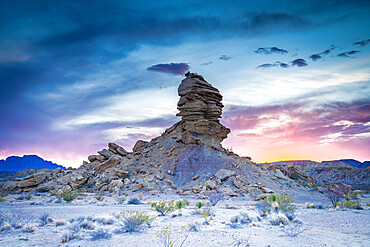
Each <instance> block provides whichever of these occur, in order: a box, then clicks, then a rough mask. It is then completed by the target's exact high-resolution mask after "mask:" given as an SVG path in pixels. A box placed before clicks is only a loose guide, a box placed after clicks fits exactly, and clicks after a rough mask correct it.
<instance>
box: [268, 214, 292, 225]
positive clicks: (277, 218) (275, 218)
mask: <svg viewBox="0 0 370 247" xmlns="http://www.w3.org/2000/svg"><path fill="white" fill-rule="evenodd" d="M269 221H270V223H271V225H273V226H280V225H287V224H288V222H289V219H288V218H287V216H285V214H282V213H278V214H271V215H270V219H269Z"/></svg>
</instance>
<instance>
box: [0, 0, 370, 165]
mask: <svg viewBox="0 0 370 247" xmlns="http://www.w3.org/2000/svg"><path fill="white" fill-rule="evenodd" d="M369 11H370V3H369V2H368V1H8V2H6V1H2V2H1V3H0V25H1V26H0V89H1V90H0V94H1V97H0V110H1V111H2V113H3V114H2V115H3V120H2V121H1V123H0V136H1V140H0V156H1V157H7V156H9V155H14V154H15V155H22V154H38V155H40V156H42V157H44V158H47V159H49V160H52V161H54V162H57V163H59V164H62V165H67V166H68V165H72V166H78V165H80V164H81V163H82V159H86V157H87V155H88V154H91V153H95V152H96V151H98V150H100V149H102V148H104V147H105V146H106V143H107V142H117V143H119V144H120V145H122V146H124V147H125V148H127V149H131V147H132V145H133V144H134V143H135V141H136V140H137V139H144V140H149V139H150V138H152V137H154V136H157V135H159V134H161V133H162V132H163V130H164V129H165V128H167V127H170V126H171V125H172V124H173V123H175V122H176V121H178V120H179V118H177V117H175V114H176V112H177V110H176V103H177V101H178V96H177V86H178V85H179V83H180V81H181V80H182V78H183V76H182V74H183V73H184V72H186V71H187V70H188V69H189V70H191V71H192V72H196V73H199V74H202V75H203V76H204V77H205V79H206V80H207V81H209V82H210V83H212V84H213V85H214V86H216V87H217V88H219V89H220V91H221V93H222V94H223V95H224V101H223V102H224V104H225V108H224V117H223V119H222V120H221V122H222V123H223V124H224V125H226V126H228V127H230V128H231V129H232V133H231V134H230V135H229V138H228V139H227V140H225V141H224V146H225V147H232V148H233V150H234V151H235V152H236V153H238V154H240V155H248V156H251V157H252V159H253V160H255V161H258V162H263V161H273V160H281V159H313V160H327V159H339V158H355V159H359V160H366V159H370V153H369V151H368V150H370V134H369V133H370V131H369V128H370V127H369V126H370V97H369V95H370V86H369V77H370V73H369V71H370V70H369V67H370V65H369V61H370V59H369V58H370V53H369V51H370V50H369V49H370V48H369V47H370V43H369V39H370V31H369V30H370V29H369V28H368V27H369V24H370V16H369V14H368V13H369ZM307 147H310V148H309V150H307Z"/></svg>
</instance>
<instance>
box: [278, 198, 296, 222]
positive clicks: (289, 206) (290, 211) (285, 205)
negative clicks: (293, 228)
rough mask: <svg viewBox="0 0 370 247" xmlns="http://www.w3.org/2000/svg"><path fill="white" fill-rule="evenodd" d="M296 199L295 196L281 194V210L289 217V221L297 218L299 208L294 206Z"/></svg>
mask: <svg viewBox="0 0 370 247" xmlns="http://www.w3.org/2000/svg"><path fill="white" fill-rule="evenodd" d="M294 201H295V199H294V198H293V195H291V194H287V193H280V203H279V210H280V211H281V212H282V213H283V214H285V216H286V217H288V219H289V220H294V218H295V211H296V210H297V206H295V205H294V204H293V202H294Z"/></svg>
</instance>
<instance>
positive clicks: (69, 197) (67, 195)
mask: <svg viewBox="0 0 370 247" xmlns="http://www.w3.org/2000/svg"><path fill="white" fill-rule="evenodd" d="M54 195H55V197H56V198H57V199H58V200H61V199H63V200H64V201H65V202H71V201H73V200H74V199H76V198H77V196H78V195H77V193H75V192H73V191H65V192H60V193H55V194H54Z"/></svg>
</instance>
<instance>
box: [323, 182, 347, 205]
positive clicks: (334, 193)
mask: <svg viewBox="0 0 370 247" xmlns="http://www.w3.org/2000/svg"><path fill="white" fill-rule="evenodd" d="M323 192H324V194H325V195H326V196H327V197H328V198H329V200H330V202H331V204H332V205H333V207H336V206H337V204H338V203H339V202H340V201H341V200H343V198H346V197H347V196H348V193H349V187H348V186H345V185H343V184H341V183H339V184H338V185H337V186H336V187H334V186H331V187H329V186H328V187H325V188H323Z"/></svg>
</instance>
